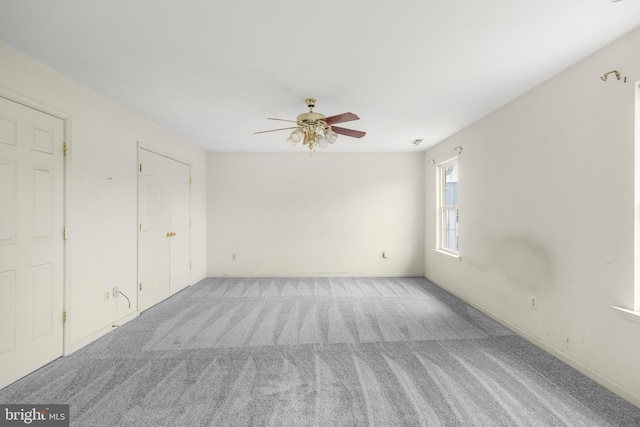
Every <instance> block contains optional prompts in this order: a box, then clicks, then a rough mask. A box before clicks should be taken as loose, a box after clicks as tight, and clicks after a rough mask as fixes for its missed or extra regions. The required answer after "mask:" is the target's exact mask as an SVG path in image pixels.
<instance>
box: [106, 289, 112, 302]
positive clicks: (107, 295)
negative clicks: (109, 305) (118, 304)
mask: <svg viewBox="0 0 640 427" xmlns="http://www.w3.org/2000/svg"><path fill="white" fill-rule="evenodd" d="M110 297H111V292H109V291H104V302H109V298H110Z"/></svg>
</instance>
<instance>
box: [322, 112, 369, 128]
mask: <svg viewBox="0 0 640 427" xmlns="http://www.w3.org/2000/svg"><path fill="white" fill-rule="evenodd" d="M354 120H360V117H358V116H356V115H355V114H353V113H342V114H338V115H337V116H331V117H325V118H324V119H323V121H324V122H325V123H326V124H328V125H332V124H334V123H344V122H352V121H354Z"/></svg>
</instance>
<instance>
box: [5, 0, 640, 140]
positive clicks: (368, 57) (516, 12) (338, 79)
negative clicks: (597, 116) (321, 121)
mask: <svg viewBox="0 0 640 427" xmlns="http://www.w3.org/2000/svg"><path fill="white" fill-rule="evenodd" d="M638 26H640V1H638V0H622V1H620V2H612V1H611V0H483V1H478V0H443V1H434V0H402V1H381V0H373V1H372V0H369V1H365V0H341V1H340V0H324V1H315V2H314V1H309V0H271V1H260V0H173V1H171V0H55V1H47V0H0V40H1V41H2V42H4V43H6V44H8V45H9V46H12V47H14V48H16V49H18V50H20V51H22V52H24V53H25V54H27V55H29V56H31V57H33V58H35V59H36V60H38V61H40V62H42V63H44V64H46V65H48V66H50V67H51V68H53V69H55V70H57V71H59V72H61V73H62V74H65V75H67V76H69V77H70V78H72V79H73V80H75V81H77V82H79V83H81V84H83V85H84V86H86V87H88V88H90V89H92V90H94V91H95V92H97V93H99V94H101V95H103V96H105V97H107V98H109V99H111V100H113V101H115V102H117V103H118V104H121V105H123V106H125V107H127V108H128V109H130V110H132V111H134V112H136V113H138V114H139V115H141V116H143V117H146V118H147V119H149V120H151V121H153V122H155V123H157V124H159V125H160V126H162V127H164V128H165V129H167V130H169V131H171V132H172V133H174V134H176V135H178V136H180V137H181V138H183V139H185V140H187V141H190V142H192V143H194V144H197V145H199V146H201V147H203V148H205V149H207V150H211V151H291V150H294V149H293V148H291V147H290V146H289V145H287V144H285V142H284V141H285V139H286V138H287V136H288V132H287V131H282V132H275V133H268V134H261V135H254V134H253V132H254V131H259V130H266V129H275V128H279V127H285V126H286V125H287V124H286V123H284V125H285V126H283V123H282V122H280V123H279V122H275V121H269V120H267V117H277V118H283V119H292V120H295V117H296V116H297V115H298V114H300V113H303V112H305V111H307V108H306V106H305V104H304V99H305V98H307V97H315V98H317V99H318V103H317V106H316V109H315V111H317V112H321V113H323V114H325V115H327V116H330V115H335V114H339V113H343V112H346V111H351V112H354V113H356V114H358V115H359V116H360V120H359V121H355V122H351V123H345V124H344V125H342V126H343V127H347V128H353V129H358V130H364V131H367V135H366V136H365V137H364V138H362V139H359V140H358V139H353V138H349V137H346V136H341V137H340V138H339V139H338V142H337V143H336V144H334V145H333V146H331V147H330V148H328V149H327V150H331V151H414V150H424V149H426V148H428V147H429V146H432V145H434V144H436V143H438V142H440V141H442V140H443V139H445V138H446V137H448V136H450V135H452V134H453V133H455V132H457V131H459V130H460V129H462V128H464V127H466V126H468V125H469V124H471V123H473V122H474V121H476V120H478V119H480V118H481V117H483V116H485V115H486V114H488V113H489V112H491V111H493V110H495V109H496V108H498V107H500V106H501V105H504V104H505V103H507V102H509V101H510V100H512V99H513V98H515V97H517V96H518V95H520V94H522V93H524V92H526V91H527V90H529V89H531V88H532V87H534V86H535V85H537V84H539V83H541V82H542V81H544V80H546V79H548V78H549V77H551V76H553V75H554V74H556V73H558V72H559V71H561V70H563V69H564V68H566V67H568V66H570V65H571V64H573V63H575V62H576V61H578V60H580V59H581V58H584V57H585V56H587V55H588V54H590V53H592V52H594V51H595V50H597V49H599V48H601V47H602V46H604V45H606V44H608V43H610V42H611V41H613V40H615V39H616V38H618V37H620V36H621V35H623V34H625V33H626V32H628V31H631V30H632V29H634V28H636V27H638ZM634 54H637V52H635V53H634ZM606 71H608V70H603V73H604V72H606ZM594 78H597V76H594ZM417 138H422V139H424V142H423V143H422V144H421V145H420V146H418V147H414V146H413V145H412V144H411V141H413V140H414V139H417ZM295 150H296V151H299V150H305V148H303V147H300V146H298V147H296V148H295Z"/></svg>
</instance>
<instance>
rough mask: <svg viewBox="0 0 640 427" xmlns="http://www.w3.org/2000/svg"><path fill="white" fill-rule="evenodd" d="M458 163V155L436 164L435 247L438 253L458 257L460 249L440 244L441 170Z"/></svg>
mask: <svg viewBox="0 0 640 427" xmlns="http://www.w3.org/2000/svg"><path fill="white" fill-rule="evenodd" d="M453 164H458V156H456V157H452V158H451V159H448V160H445V161H444V162H441V163H439V164H437V165H436V173H437V176H436V248H435V249H434V251H435V252H437V253H440V254H442V255H447V256H450V257H453V258H460V251H459V250H458V251H452V250H450V249H448V248H445V247H443V245H442V232H443V227H442V213H443V211H444V209H445V208H443V197H444V194H443V193H444V192H443V180H444V177H443V174H442V171H443V170H444V169H445V168H447V167H448V166H450V165H453ZM459 191H460V190H459V189H458V195H459V194H460V193H459ZM457 209H458V212H459V210H460V202H458V205H457Z"/></svg>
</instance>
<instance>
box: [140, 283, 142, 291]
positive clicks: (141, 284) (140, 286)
mask: <svg viewBox="0 0 640 427" xmlns="http://www.w3.org/2000/svg"><path fill="white" fill-rule="evenodd" d="M140 290H142V282H140Z"/></svg>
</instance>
